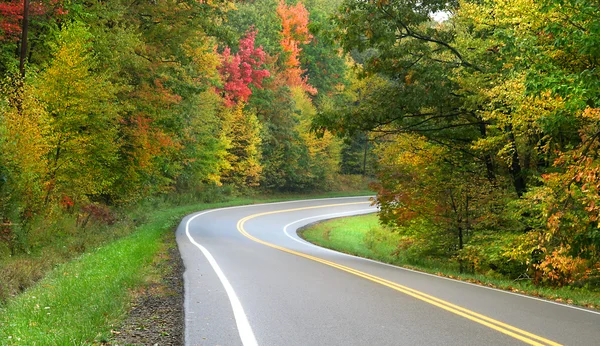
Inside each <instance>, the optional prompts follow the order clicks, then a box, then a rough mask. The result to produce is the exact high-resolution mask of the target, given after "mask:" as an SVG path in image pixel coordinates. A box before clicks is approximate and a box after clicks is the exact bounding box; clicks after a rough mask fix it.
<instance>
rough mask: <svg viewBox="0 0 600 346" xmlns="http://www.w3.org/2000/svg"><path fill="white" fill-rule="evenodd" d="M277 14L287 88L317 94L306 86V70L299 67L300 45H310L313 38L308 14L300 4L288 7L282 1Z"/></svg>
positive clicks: (310, 87)
mask: <svg viewBox="0 0 600 346" xmlns="http://www.w3.org/2000/svg"><path fill="white" fill-rule="evenodd" d="M277 14H278V15H279V17H280V18H281V24H282V31H281V48H282V49H283V52H284V53H285V54H286V57H285V60H284V66H285V70H284V75H285V77H286V79H287V84H288V85H289V86H300V87H302V88H303V89H304V90H305V91H306V92H307V93H309V94H311V95H316V94H317V89H315V88H314V87H313V86H311V85H310V84H308V76H303V74H304V73H305V72H306V70H303V69H302V67H301V65H300V52H301V51H302V48H301V47H300V45H305V44H308V43H310V41H311V39H312V38H313V36H312V34H311V33H310V32H309V30H308V16H309V13H308V11H307V10H306V8H305V7H304V5H303V4H302V3H301V2H298V3H297V4H296V5H295V6H288V5H286V4H285V2H284V1H283V0H281V1H280V2H279V6H277Z"/></svg>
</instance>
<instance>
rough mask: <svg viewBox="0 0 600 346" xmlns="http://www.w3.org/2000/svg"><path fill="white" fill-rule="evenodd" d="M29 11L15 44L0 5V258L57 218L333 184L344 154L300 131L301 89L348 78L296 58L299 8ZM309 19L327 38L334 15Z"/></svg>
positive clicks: (14, 20)
mask: <svg viewBox="0 0 600 346" xmlns="http://www.w3.org/2000/svg"><path fill="white" fill-rule="evenodd" d="M27 3H29V8H28V9H29V21H28V23H27V24H28V35H27V38H28V40H27V41H24V40H22V38H23V36H22V35H23V32H24V30H23V29H24V27H25V24H26V23H25V21H24V19H23V17H24V15H23V13H24V12H23V11H24V3H23V1H13V0H7V1H0V41H1V42H2V47H1V48H0V96H1V97H0V149H1V150H2V153H3V155H2V156H1V157H0V256H1V255H3V254H5V253H6V249H8V250H10V252H12V253H17V252H19V251H28V247H29V246H30V245H31V244H29V243H28V235H29V232H30V231H31V225H32V224H33V223H34V222H38V223H43V222H44V220H47V222H52V220H53V219H55V218H56V215H57V214H60V213H70V214H75V215H74V218H75V219H77V220H88V221H82V222H78V223H77V226H78V227H80V228H84V227H86V226H85V225H86V224H88V222H99V223H107V221H106V220H108V218H106V217H102V215H105V214H106V215H109V214H110V213H108V214H107V213H104V211H107V210H108V209H107V208H112V207H119V206H123V205H127V204H132V203H137V202H138V201H140V200H142V199H146V198H148V197H151V196H155V195H157V194H164V193H172V192H175V193H186V194H192V195H193V194H195V193H197V192H198V193H201V192H202V191H205V190H211V189H214V188H215V186H222V185H227V186H228V187H227V188H228V189H230V190H233V191H235V192H241V191H246V190H248V189H256V188H263V189H270V190H288V191H289V190H307V189H315V190H316V189H320V190H327V189H329V188H331V186H332V185H333V184H334V182H335V181H336V179H335V175H336V174H337V172H338V170H339V163H340V161H339V160H340V157H339V151H340V145H341V141H340V140H339V139H337V138H334V137H332V136H331V135H330V134H326V135H325V137H324V138H322V139H320V138H317V137H316V135H315V134H313V133H312V132H311V123H312V119H313V118H314V117H315V116H316V113H317V103H316V102H315V100H313V99H312V98H311V96H310V95H315V94H317V93H318V90H317V89H316V87H314V86H312V85H311V84H310V78H311V73H312V74H317V73H319V69H318V68H315V67H316V66H329V65H330V63H329V62H328V61H326V60H329V59H330V57H335V61H336V64H337V65H335V66H336V67H335V68H336V70H335V71H337V72H336V73H339V74H340V75H343V71H344V69H345V66H344V64H343V58H342V56H341V54H340V52H339V51H337V50H336V48H335V47H334V46H332V47H329V48H328V47H326V46H320V48H319V49H320V51H319V52H318V54H316V53H315V52H313V53H312V55H305V54H304V50H303V47H304V46H306V45H307V44H309V42H312V41H311V39H312V38H313V37H314V34H313V33H312V32H311V24H312V23H311V16H310V8H308V7H307V6H305V5H304V4H303V3H301V2H295V3H286V2H282V1H281V2H280V1H276V0H260V1H253V2H234V1H230V0H214V1H188V0H159V1H152V2H122V1H95V0H93V1H85V2H72V1H61V0H39V1H38V0H32V1H29V2H27ZM311 6H313V7H314V8H315V9H316V11H318V12H319V15H318V16H315V17H314V18H315V23H314V24H315V28H317V27H319V28H320V27H329V28H331V24H330V22H329V21H328V16H329V15H330V14H331V12H332V11H333V8H331V7H330V6H329V5H327V4H326V2H325V1H313V2H311ZM265 18H270V19H271V20H265ZM315 30H316V29H315ZM318 35H319V36H321V37H324V36H325V35H326V34H325V33H324V32H320V33H319V34H318ZM21 41H23V42H27V43H25V44H24V45H23V44H22V42H21ZM20 46H23V48H24V49H25V50H24V52H26V56H24V58H25V59H24V63H25V69H24V71H19V57H20V49H19V47H20ZM309 62H310V63H309ZM340 62H342V63H340ZM304 64H310V66H311V72H310V73H309V72H308V69H307V68H306V67H305V66H303V65H304ZM22 72H26V73H24V74H25V77H24V78H23V77H22V74H23V73H22ZM340 83H341V82H340V81H339V80H337V79H335V78H329V79H320V80H319V83H318V86H319V87H321V88H323V89H324V90H333V89H334V88H335V86H336V85H338V84H340ZM94 215H96V216H98V217H95V216H94ZM92 216H94V217H92ZM89 220H91V221H89ZM5 245H6V246H5Z"/></svg>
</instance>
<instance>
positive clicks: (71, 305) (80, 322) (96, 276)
mask: <svg viewBox="0 0 600 346" xmlns="http://www.w3.org/2000/svg"><path fill="white" fill-rule="evenodd" d="M364 194H368V192H365V191H361V192H354V193H352V192H344V193H330V194H325V195H304V196H298V195H279V196H276V197H272V196H269V197H261V196H258V197H255V198H236V199H232V200H229V201H227V202H221V203H202V204H188V205H182V206H169V205H167V204H165V203H164V202H157V203H156V205H154V206H146V207H145V208H146V209H144V208H142V209H143V210H141V211H137V213H138V215H136V218H137V219H138V221H136V222H137V223H142V225H141V226H139V227H137V228H136V229H135V230H134V231H133V232H132V233H131V234H129V235H126V236H122V237H121V238H119V239H118V240H116V241H111V242H109V243H107V244H104V245H101V246H99V247H96V248H95V249H91V250H90V247H88V251H87V252H86V253H84V254H83V255H80V256H78V257H76V258H75V259H73V260H71V261H69V262H66V263H63V264H60V265H57V266H56V267H55V268H54V269H53V270H51V271H50V272H49V273H48V274H47V275H45V276H44V278H43V279H41V280H39V281H38V282H37V283H35V284H34V285H33V286H32V287H31V288H29V289H27V290H26V291H25V292H23V293H21V294H19V295H17V296H16V297H13V298H10V299H8V301H7V302H6V303H5V304H4V305H0V345H82V344H94V343H98V342H103V341H106V340H109V338H110V328H111V326H112V325H114V324H118V321H120V320H122V319H124V317H125V316H126V312H127V310H128V307H129V304H130V302H131V301H132V299H133V295H134V292H136V291H138V290H139V289H140V288H141V287H143V286H144V285H146V283H147V280H148V277H149V276H151V275H156V273H153V268H152V266H153V264H154V262H155V259H156V257H157V256H160V253H161V251H165V247H164V242H165V237H164V236H165V234H168V233H169V232H172V231H173V229H174V227H175V226H176V225H177V224H178V223H179V221H180V220H181V218H182V217H183V216H185V215H187V214H190V213H193V212H195V211H200V210H205V209H211V208H218V207H227V206H236V205H244V204H253V203H266V202H276V201H285V200H292V199H300V198H307V199H308V198H321V197H341V196H354V195H364ZM148 208H151V209H148ZM140 220H142V221H140Z"/></svg>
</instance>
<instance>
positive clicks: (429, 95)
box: [0, 0, 600, 288]
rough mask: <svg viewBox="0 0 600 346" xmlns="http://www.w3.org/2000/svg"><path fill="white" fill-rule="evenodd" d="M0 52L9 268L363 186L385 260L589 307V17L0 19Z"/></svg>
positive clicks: (1, 249) (205, 5)
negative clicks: (74, 248)
mask: <svg viewBox="0 0 600 346" xmlns="http://www.w3.org/2000/svg"><path fill="white" fill-rule="evenodd" d="M0 42H1V46H0V152H1V153H2V154H1V156H0V221H1V224H0V256H10V255H17V254H19V253H26V252H28V251H29V248H30V247H31V246H33V245H34V244H32V236H33V235H34V234H36V232H37V233H39V232H41V231H40V230H39V229H40V225H44V224H57V222H56V220H60V219H61V218H62V217H63V216H64V215H70V217H71V218H72V219H73V220H74V221H73V222H74V224H75V227H76V229H84V228H85V227H86V226H87V224H88V223H94V222H95V223H105V224H110V223H112V222H114V220H113V219H114V215H115V214H114V210H117V209H119V208H123V207H125V206H131V205H135V204H136V203H140V202H141V201H144V200H145V199H148V198H150V197H152V196H159V195H165V194H191V195H194V194H197V195H202V194H206V193H211V191H215V190H218V191H227V193H231V194H244V193H247V192H250V191H262V192H267V193H270V192H306V191H328V190H335V189H338V188H340V184H341V185H343V184H345V183H348V182H351V181H352V180H353V179H354V178H356V179H358V176H359V175H363V176H369V177H372V180H373V182H372V183H371V187H372V189H373V190H374V191H375V193H376V198H375V203H376V204H377V205H378V206H379V207H380V210H381V211H380V215H379V217H380V222H381V223H382V224H384V225H386V227H387V229H388V230H389V231H390V232H396V233H398V234H401V235H402V239H403V240H402V241H401V242H400V243H399V244H398V245H397V246H398V251H404V252H406V253H409V254H411V256H414V257H416V258H435V259H445V260H449V261H452V262H456V263H457V264H458V265H460V268H461V270H464V271H471V272H478V273H487V274H489V275H492V276H494V275H497V276H503V277H509V278H515V279H516V278H523V277H527V278H530V279H532V280H533V281H534V282H535V283H536V284H540V285H550V286H564V285H580V286H586V287H592V288H593V287H598V283H599V282H600V228H599V227H600V224H599V222H600V220H599V217H600V194H599V189H600V158H599V157H598V149H599V148H600V106H599V105H600V79H599V73H600V70H599V69H598V64H599V62H600V61H599V59H600V8H599V5H598V3H595V2H589V1H581V0H538V1H533V0H513V1H502V0H496V1H492V0H471V1H469V0H464V1H456V0H451V1H441V0H427V1H411V0H408V1H400V0H369V1H366V0H365V1H363V0H336V1H328V0H301V1H291V0H286V1H284V0H279V1H277V0H247V1H242V0H237V1H234V0H158V1H137V0H109V1H102V0H90V1H72V0H25V1H23V0H11V1H6V0H3V1H1V2H0ZM48 229H52V228H48ZM37 237H38V239H46V238H44V237H41V236H39V234H38V235H37Z"/></svg>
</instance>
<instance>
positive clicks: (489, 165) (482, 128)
mask: <svg viewBox="0 0 600 346" xmlns="http://www.w3.org/2000/svg"><path fill="white" fill-rule="evenodd" d="M479 133H480V134H481V138H486V137H487V128H486V125H485V123H484V122H483V121H481V122H480V123H479ZM483 162H484V163H485V169H486V173H487V179H488V180H489V182H490V183H492V185H494V184H495V183H496V172H494V162H493V161H492V155H490V154H487V155H485V156H484V157H483Z"/></svg>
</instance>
